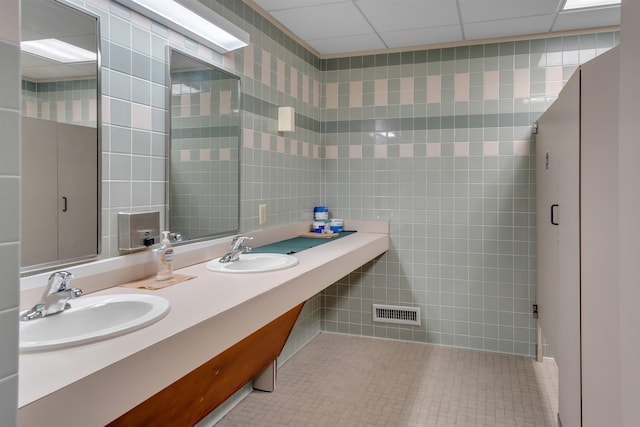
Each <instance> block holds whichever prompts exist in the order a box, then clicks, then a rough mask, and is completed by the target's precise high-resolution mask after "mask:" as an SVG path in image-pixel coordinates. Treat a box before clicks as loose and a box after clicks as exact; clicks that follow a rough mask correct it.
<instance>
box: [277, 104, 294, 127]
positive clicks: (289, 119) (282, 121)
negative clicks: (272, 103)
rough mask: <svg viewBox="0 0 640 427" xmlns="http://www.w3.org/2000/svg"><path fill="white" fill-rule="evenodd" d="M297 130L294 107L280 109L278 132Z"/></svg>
mask: <svg viewBox="0 0 640 427" xmlns="http://www.w3.org/2000/svg"><path fill="white" fill-rule="evenodd" d="M295 130H296V110H295V109H294V108H293V107H278V132H294V131H295Z"/></svg>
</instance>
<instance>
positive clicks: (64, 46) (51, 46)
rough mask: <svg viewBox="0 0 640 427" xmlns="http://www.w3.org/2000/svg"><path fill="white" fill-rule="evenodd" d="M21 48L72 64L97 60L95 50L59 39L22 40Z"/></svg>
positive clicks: (33, 53)
mask: <svg viewBox="0 0 640 427" xmlns="http://www.w3.org/2000/svg"><path fill="white" fill-rule="evenodd" d="M20 49H22V50H23V51H24V52H28V53H30V54H32V55H37V56H41V57H43V58H47V59H52V60H54V61H58V62H62V63H64V64H70V63H73V62H89V61H95V60H96V54H95V52H91V51H89V50H86V49H83V48H81V47H78V46H76V45H72V44H70V43H67V42H63V41H62V40H58V39H40V40H30V41H24V42H20Z"/></svg>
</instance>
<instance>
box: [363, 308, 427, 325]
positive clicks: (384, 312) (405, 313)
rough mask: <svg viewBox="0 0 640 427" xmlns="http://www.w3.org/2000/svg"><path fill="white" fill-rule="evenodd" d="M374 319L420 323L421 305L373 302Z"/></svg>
mask: <svg viewBox="0 0 640 427" xmlns="http://www.w3.org/2000/svg"><path fill="white" fill-rule="evenodd" d="M373 321H374V322H384V323H400V324H403V325H420V307H398V306H394V305H381V304H373Z"/></svg>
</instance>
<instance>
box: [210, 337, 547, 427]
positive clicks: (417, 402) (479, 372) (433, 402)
mask: <svg viewBox="0 0 640 427" xmlns="http://www.w3.org/2000/svg"><path fill="white" fill-rule="evenodd" d="M557 396H558V395H557V369H556V367H555V363H553V361H545V362H544V363H538V362H536V361H535V360H533V359H531V358H526V357H521V356H512V355H506V354H499V353H488V352H482V351H476V350H464V349H459V348H451V347H440V346H434V345H428V344H418V343H410V342H403V341H387V340H380V339H373V338H364V337H356V336H350V335H338V334H328V333H322V334H320V335H318V336H317V337H316V338H314V339H313V340H312V341H311V342H310V343H309V344H308V345H307V346H305V347H304V348H303V349H302V350H300V352H298V353H297V354H296V355H295V356H293V357H292V358H291V359H290V360H289V361H288V362H287V363H285V364H284V365H283V366H282V367H281V368H280V369H279V371H278V382H277V388H276V391H275V392H274V393H264V392H253V393H251V395H249V397H247V398H246V399H245V400H243V401H242V402H241V403H240V404H239V405H238V406H236V407H235V408H234V409H233V410H232V411H231V412H230V413H229V414H227V416H225V417H224V418H223V419H222V420H221V421H220V422H219V423H218V424H217V426H218V427H236V426H237V427H240V426H242V427H246V426H270V427H272V426H304V427H311V426H314V427H315V426H331V427H346V426H474V427H476V426H509V427H511V426H555V425H556V422H555V419H556V415H555V414H556V413H557V402H558V397H557Z"/></svg>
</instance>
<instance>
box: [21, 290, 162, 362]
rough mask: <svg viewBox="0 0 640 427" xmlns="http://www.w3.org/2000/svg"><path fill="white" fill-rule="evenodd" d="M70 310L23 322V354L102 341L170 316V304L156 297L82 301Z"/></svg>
mask: <svg viewBox="0 0 640 427" xmlns="http://www.w3.org/2000/svg"><path fill="white" fill-rule="evenodd" d="M70 305H71V308H68V309H66V310H65V311H63V312H61V313H58V314H54V315H51V316H47V317H43V318H40V319H35V320H28V321H21V322H20V351H21V352H29V351H41V350H53V349H59V348H65V347H71V346H75V345H80V344H86V343H90V342H95V341H101V340H104V339H107V338H112V337H115V336H118V335H124V334H126V333H129V332H132V331H135V330H137V329H141V328H144V327H146V326H149V325H151V324H152V323H155V322H157V321H158V320H160V319H162V318H163V317H164V316H166V314H167V313H168V312H169V307H170V306H169V301H167V300H166V299H164V298H161V297H158V296H155V295H146V294H117V295H103V296H94V297H91V296H88V297H81V298H78V299H74V300H73V301H70Z"/></svg>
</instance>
